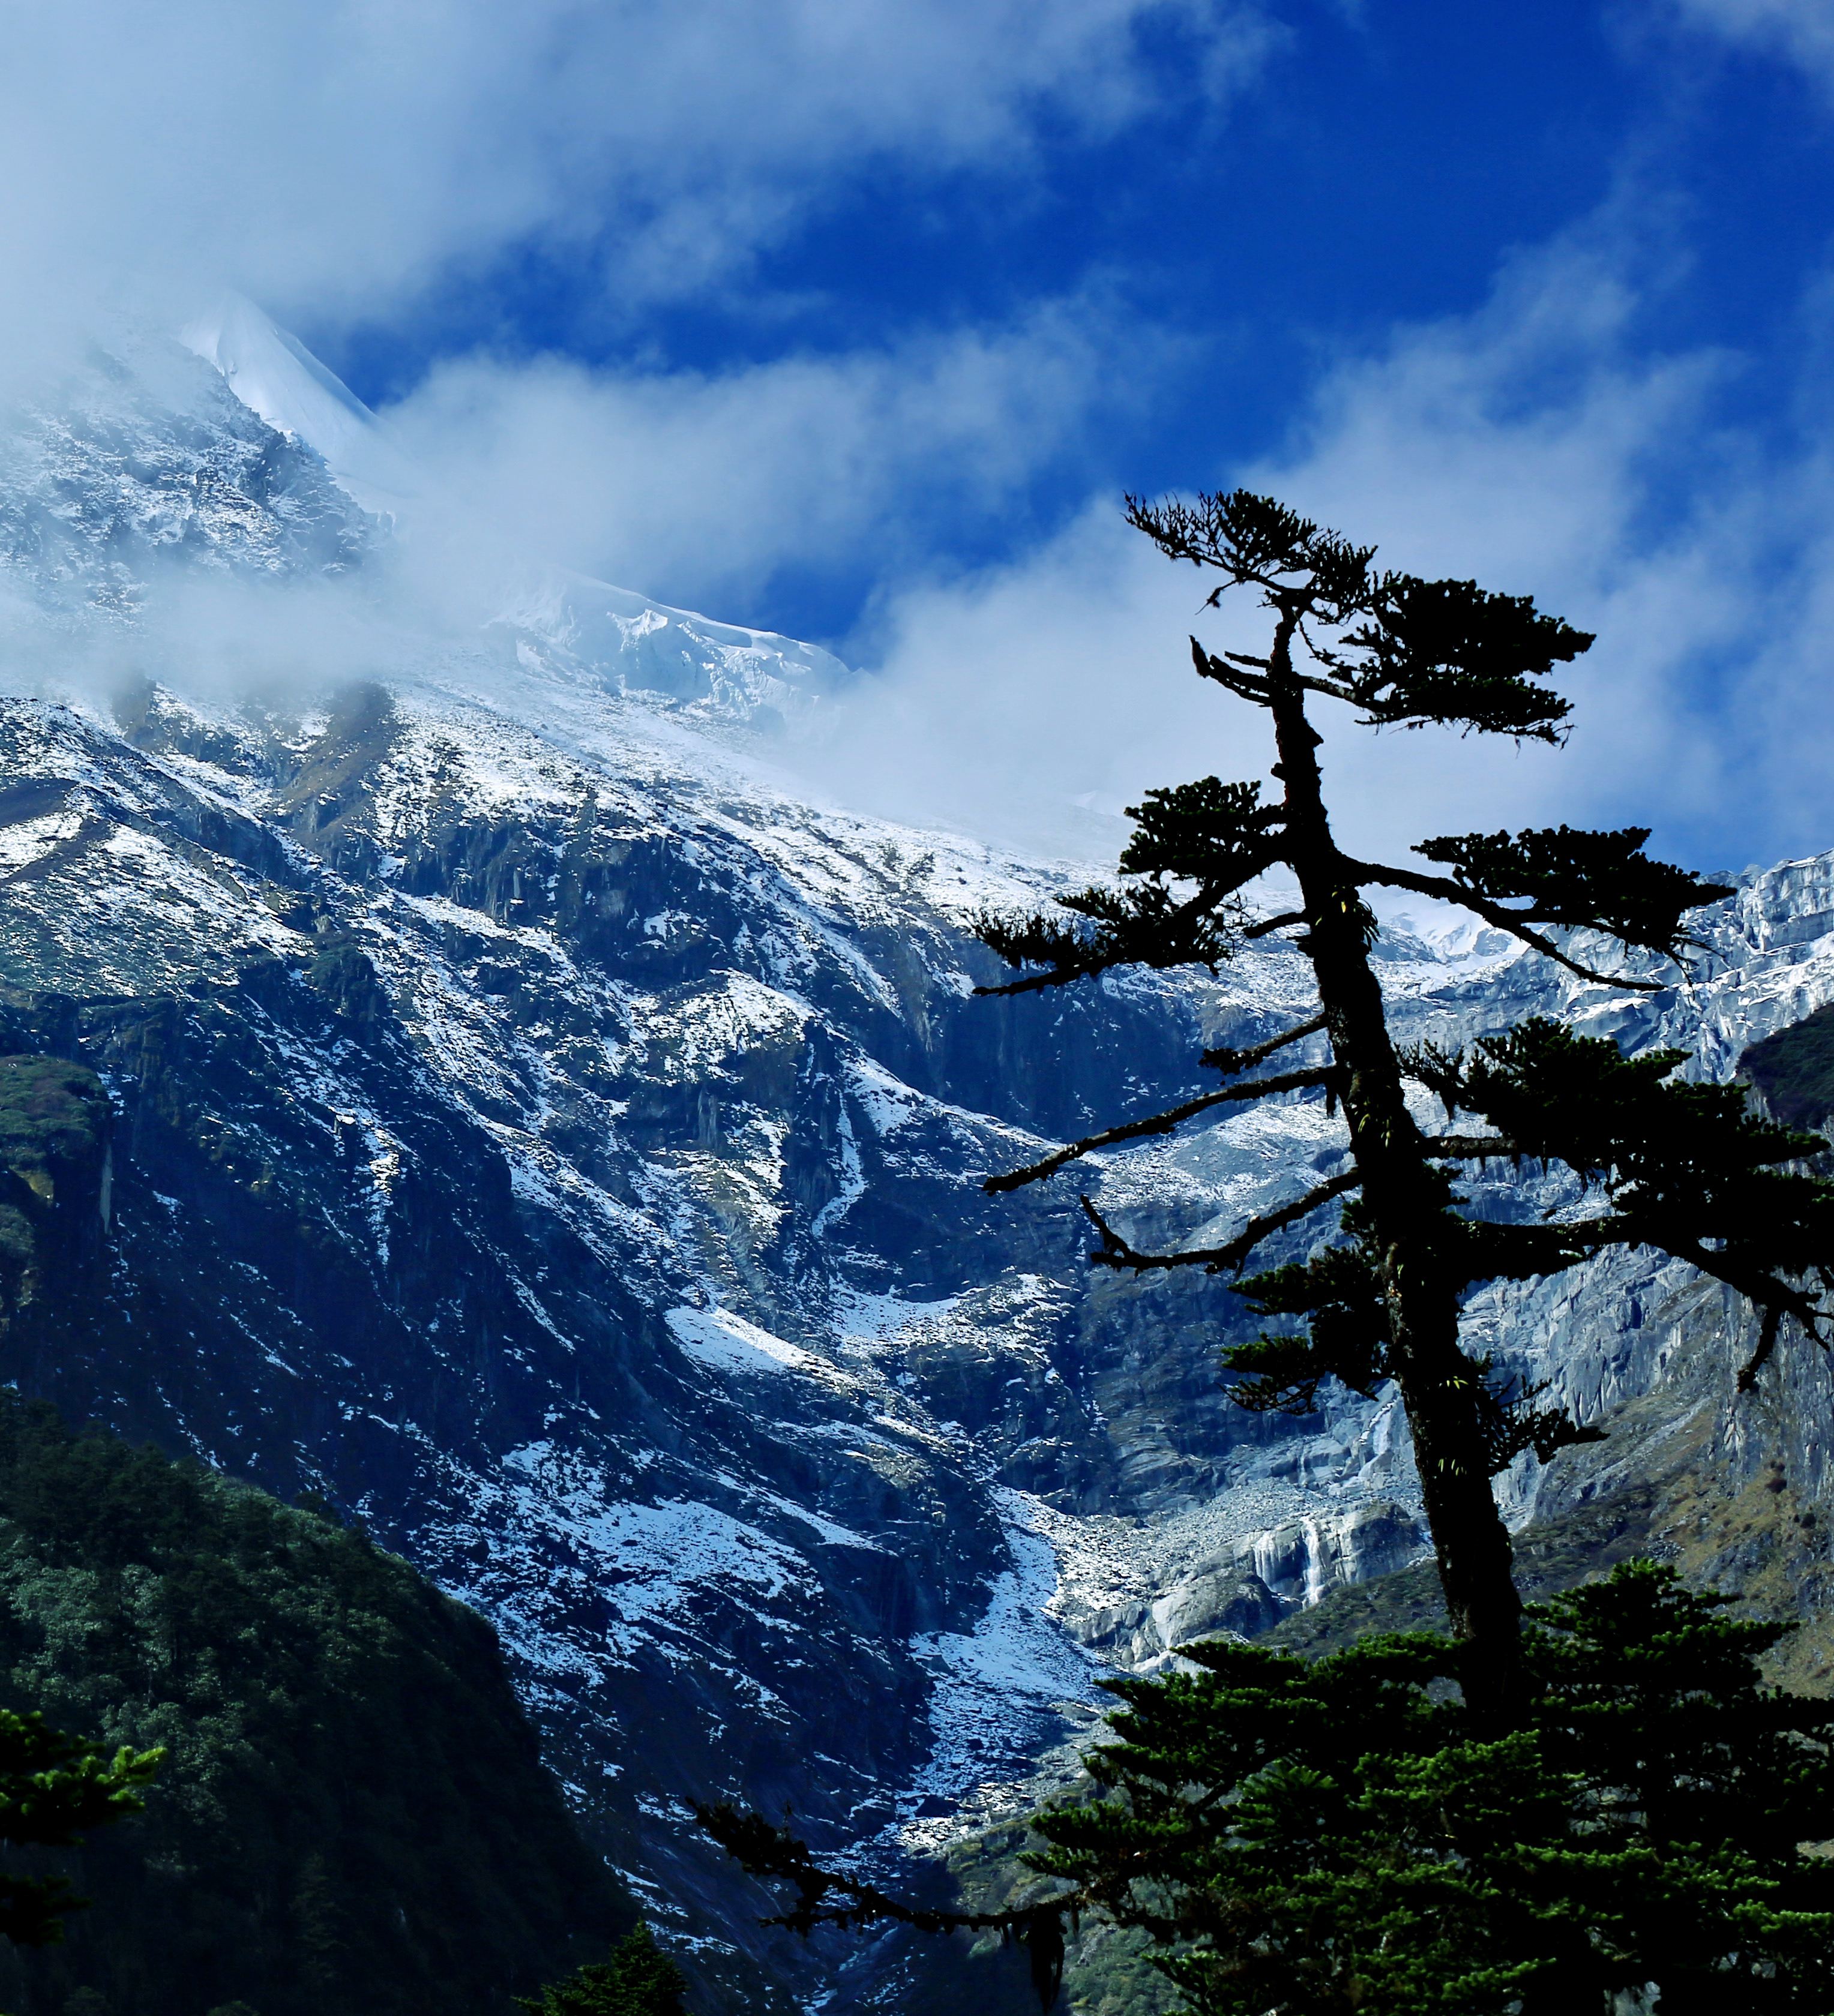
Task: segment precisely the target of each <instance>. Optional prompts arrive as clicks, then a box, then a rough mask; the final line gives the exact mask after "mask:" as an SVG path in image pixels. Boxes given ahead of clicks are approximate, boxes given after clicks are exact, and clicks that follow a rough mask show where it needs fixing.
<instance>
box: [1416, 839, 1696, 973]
mask: <svg viewBox="0 0 1834 2016" xmlns="http://www.w3.org/2000/svg"><path fill="white" fill-rule="evenodd" d="M1648 837H1649V829H1648V827H1647V826H1625V827H1623V829H1621V830H1620V831H1618V832H1616V833H1586V832H1580V831H1576V830H1574V828H1573V827H1572V826H1554V827H1545V826H1544V827H1541V828H1539V829H1537V830H1534V831H1532V832H1529V833H1517V834H1515V835H1514V836H1513V837H1512V836H1511V835H1510V834H1508V833H1457V834H1454V835H1451V836H1450V837H1445V838H1442V839H1439V840H1424V841H1421V843H1420V844H1419V845H1418V847H1416V848H1414V852H1415V853H1416V854H1423V855H1425V857H1426V858H1427V859H1428V860H1429V861H1439V862H1445V863H1446V864H1447V866H1450V868H1451V869H1452V879H1453V880H1454V881H1455V882H1456V883H1457V884H1458V886H1459V887H1461V889H1468V890H1472V891H1475V893H1476V894H1477V895H1480V896H1484V897H1487V898H1490V900H1491V901H1492V902H1513V901H1516V900H1519V899H1521V898H1526V899H1527V907H1526V909H1522V910H1521V911H1519V912H1518V913H1517V914H1518V915H1519V916H1520V917H1522V919H1523V920H1525V921H1526V922H1527V923H1542V924H1566V925H1577V926H1581V927H1592V928H1594V929H1602V930H1605V931H1609V933H1610V934H1611V935H1612V937H1613V938H1617V939H1618V940H1620V941H1621V942H1622V943H1623V944H1625V945H1642V946H1645V947H1647V948H1648V949H1649V950H1650V951H1652V952H1662V953H1664V954H1666V956H1669V957H1670V958H1674V957H1675V956H1677V954H1679V953H1680V952H1682V951H1683V950H1684V949H1686V948H1687V947H1688V946H1689V945H1692V943H1693V942H1694V941H1693V940H1692V938H1689V937H1688V934H1686V933H1685V932H1684V931H1682V929H1681V919H1682V918H1683V917H1684V916H1685V915H1686V914H1687V913H1688V911H1690V910H1694V909H1699V907H1700V905H1702V903H1712V902H1717V901H1718V900H1719V898H1721V897H1722V896H1729V895H1731V893H1732V892H1731V890H1730V889H1728V888H1727V887H1725V886H1724V884H1719V883H1713V882H1703V881H1702V880H1701V879H1700V877H1699V876H1698V875H1693V874H1690V873H1688V870H1687V869H1682V868H1673V867H1670V866H1669V864H1668V863H1667V862H1665V861H1652V860H1651V859H1649V858H1648V855H1645V853H1644V851H1643V843H1644V842H1645V841H1646V840H1648Z"/></svg>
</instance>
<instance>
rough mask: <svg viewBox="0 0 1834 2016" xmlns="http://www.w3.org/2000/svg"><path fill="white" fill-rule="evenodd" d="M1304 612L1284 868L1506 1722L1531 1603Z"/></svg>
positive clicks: (1452, 1540) (1451, 1597)
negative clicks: (1315, 704)
mask: <svg viewBox="0 0 1834 2016" xmlns="http://www.w3.org/2000/svg"><path fill="white" fill-rule="evenodd" d="M1297 626H1298V613H1297V611H1296V610H1295V611H1293V612H1288V613H1283V614H1282V616H1281V621H1280V625H1279V628H1278V630H1277V633H1276V635H1275V639H1274V650H1273V653H1272V656H1271V658H1270V686H1271V687H1272V693H1273V704H1272V712H1273V715H1274V732H1275V736H1276V738H1277V742H1278V744H1279V750H1280V761H1279V763H1278V765H1277V768H1276V771H1275V774H1276V775H1277V776H1278V777H1279V778H1280V779H1281V782H1282V783H1283V784H1284V786H1285V792H1286V801H1285V815H1286V830H1287V837H1288V846H1289V852H1288V859H1289V860H1290V861H1291V862H1292V867H1293V869H1294V872H1295V874H1296V875H1297V876H1298V877H1299V888H1300V891H1301V893H1302V895H1303V898H1304V902H1305V910H1306V923H1307V927H1308V928H1307V934H1306V938H1305V940H1304V941H1303V949H1304V950H1305V952H1306V956H1307V957H1308V958H1309V959H1310V961H1311V963H1312V969H1313V973H1314V974H1315V975H1316V976H1317V982H1318V994H1319V999H1320V1002H1321V1004H1322V1006H1323V1007H1324V1014H1325V1026H1326V1028H1327V1031H1328V1034H1329V1035H1330V1038H1331V1050H1332V1053H1333V1055H1334V1057H1335V1060H1336V1061H1337V1064H1338V1065H1339V1067H1340V1068H1341V1069H1342V1071H1343V1073H1344V1085H1343V1089H1342V1100H1343V1107H1344V1117H1345V1119H1346V1121H1347V1122H1348V1124H1349V1132H1350V1150H1351V1153H1352V1154H1353V1156H1354V1157H1355V1158H1356V1162H1357V1169H1358V1171H1359V1172H1360V1174H1361V1175H1362V1178H1363V1188H1362V1197H1363V1204H1364V1211H1366V1213H1367V1218H1368V1222H1369V1233H1368V1244H1369V1246H1370V1247H1371V1250H1372V1251H1373V1252H1374V1253H1375V1255H1376V1258H1377V1262H1378V1268H1379V1270H1380V1274H1381V1279H1382V1291H1383V1296H1384V1299H1385V1302H1386V1305H1387V1310H1388V1320H1389V1340H1390V1363H1391V1365H1392V1366H1393V1372H1394V1376H1395V1379H1396V1384H1398V1385H1399V1387H1400V1392H1401V1399H1402V1402H1403V1405H1404V1406H1406V1408H1407V1420H1408V1425H1409V1427H1411V1430H1412V1431H1413V1437H1414V1462H1415V1464H1416V1466H1417V1467H1418V1471H1419V1474H1420V1485H1421V1495H1422V1497H1423V1498H1424V1499H1425V1507H1426V1517H1427V1524H1428V1526H1429V1529H1430V1531H1431V1532H1432V1543H1433V1553H1434V1555H1435V1557H1436V1560H1437V1562H1438V1565H1439V1582H1440V1586H1441V1587H1442V1588H1443V1589H1444V1591H1445V1597H1446V1607H1447V1611H1448V1612H1449V1614H1450V1618H1451V1622H1452V1629H1453V1633H1454V1635H1455V1636H1457V1637H1458V1638H1460V1639H1462V1640H1465V1642H1466V1643H1468V1645H1469V1646H1470V1647H1471V1651H1472V1665H1471V1667H1470V1668H1469V1669H1468V1679H1467V1680H1466V1683H1465V1693H1466V1697H1467V1698H1468V1700H1469V1701H1471V1703H1472V1706H1473V1707H1474V1708H1476V1709H1477V1710H1478V1711H1479V1713H1480V1714H1483V1715H1487V1716H1495V1715H1502V1714H1504V1713H1506V1712H1507V1711H1508V1707H1509V1705H1510V1704H1511V1702H1512V1701H1513V1699H1514V1697H1515V1694H1516V1691H1517V1685H1518V1679H1519V1672H1520V1668H1521V1618H1522V1602H1521V1599H1520V1597H1519V1596H1518V1595H1517V1594H1516V1590H1515V1581H1514V1579H1513V1577H1512V1573H1511V1564H1512V1550H1511V1547H1510V1543H1509V1532H1508V1528H1507V1527H1505V1526H1504V1524H1503V1521H1502V1517H1501V1514H1499V1513H1498V1511H1497V1501H1496V1496H1495V1494H1494V1492H1493V1491H1492V1490H1491V1489H1490V1469H1489V1449H1488V1444H1487V1441H1486V1436H1485V1435H1484V1432H1483V1417H1482V1414H1481V1412H1480V1402H1481V1400H1482V1397H1483V1395H1482V1374H1481V1373H1479V1370H1478V1368H1477V1366H1476V1365H1475V1363H1473V1362H1472V1360H1471V1359H1469V1358H1468V1357H1467V1356H1466V1355H1465V1352H1463V1351H1461V1349H1460V1348H1459V1345H1458V1285H1457V1282H1456V1281H1455V1280H1454V1278H1453V1276H1451V1274H1450V1273H1449V1272H1448V1270H1447V1269H1446V1267H1445V1266H1444V1265H1443V1263H1442V1262H1441V1261H1440V1259H1439V1254H1438V1242H1437V1237H1436V1234H1437V1231H1438V1228H1439V1222H1440V1220H1441V1219H1442V1217H1443V1212H1444V1210H1445V1197H1444V1191H1443V1183H1442V1182H1441V1179H1440V1178H1439V1175H1438V1173H1437V1172H1436V1171H1435V1170H1434V1169H1433V1168H1432V1166H1431V1165H1429V1162H1428V1161H1427V1157H1426V1154H1425V1146H1424V1143H1423V1141H1422V1139H1421V1133H1420V1130H1419V1129H1418V1128H1417V1127H1416V1126H1415V1125H1414V1119H1413V1116H1412V1115H1411V1114H1410V1113H1409V1112H1408V1111H1407V1098H1406V1095H1405V1093H1404V1090H1403V1083H1402V1078H1401V1071H1400V1064H1399V1063H1398V1062H1397V1060H1396V1057H1395V1051H1394V1046H1393V1042H1391V1041H1390V1040H1389V1031H1388V1017H1387V1014H1386V1012H1385V1009H1384V1006H1383V1003H1382V988H1381V984H1380V983H1379V981H1378V980H1377V978H1376V977H1375V970H1374V968H1373V967H1371V963H1370V959H1369V945H1370V934H1371V932H1372V931H1373V920H1372V919H1371V916H1370V914H1369V912H1368V910H1367V908H1366V907H1365V905H1364V902H1363V900H1362V895H1361V891H1360V889H1359V887H1357V884H1356V883H1355V881H1354V880H1353V879H1352V878H1351V877H1349V875H1348V874H1347V873H1346V871H1345V869H1344V866H1343V857H1342V855H1341V854H1340V853H1339V851H1338V848H1337V844H1336V842H1335V841H1334V840H1333V839H1332V837H1331V824H1330V821H1329V819H1328V816H1327V815H1326V812H1325V809H1324V796H1323V793H1322V791H1321V788H1320V782H1319V775H1318V758H1317V747H1318V740H1319V738H1318V736H1317V734H1316V733H1314V731H1313V728H1312V725H1311V724H1310V722H1309V721H1307V719H1306V708H1305V695H1304V693H1303V689H1302V688H1301V687H1300V686H1299V682H1298V680H1297V679H1296V678H1295V676H1294V674H1293V669H1292V635H1293V632H1294V631H1295V629H1296V628H1297Z"/></svg>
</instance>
